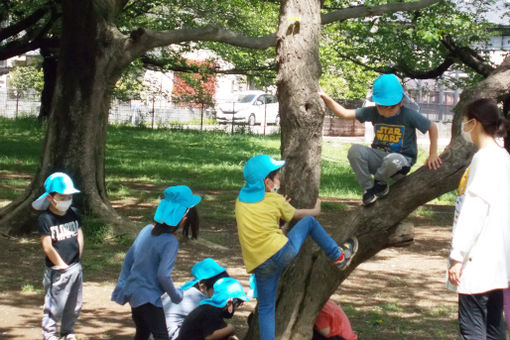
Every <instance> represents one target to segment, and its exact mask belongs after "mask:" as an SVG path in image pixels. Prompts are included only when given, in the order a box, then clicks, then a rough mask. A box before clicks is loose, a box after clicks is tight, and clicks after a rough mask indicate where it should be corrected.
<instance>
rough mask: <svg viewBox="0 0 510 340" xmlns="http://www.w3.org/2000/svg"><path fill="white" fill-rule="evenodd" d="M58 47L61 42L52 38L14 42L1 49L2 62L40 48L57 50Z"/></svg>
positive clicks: (0, 57)
mask: <svg viewBox="0 0 510 340" xmlns="http://www.w3.org/2000/svg"><path fill="white" fill-rule="evenodd" d="M58 45H59V40H58V39H52V38H40V39H36V40H33V41H29V42H20V41H13V42H11V43H9V44H7V45H4V46H1V47H0V60H5V59H8V58H12V57H15V56H17V55H21V54H23V53H26V52H29V51H33V50H36V49H38V48H43V47H48V48H57V47H58Z"/></svg>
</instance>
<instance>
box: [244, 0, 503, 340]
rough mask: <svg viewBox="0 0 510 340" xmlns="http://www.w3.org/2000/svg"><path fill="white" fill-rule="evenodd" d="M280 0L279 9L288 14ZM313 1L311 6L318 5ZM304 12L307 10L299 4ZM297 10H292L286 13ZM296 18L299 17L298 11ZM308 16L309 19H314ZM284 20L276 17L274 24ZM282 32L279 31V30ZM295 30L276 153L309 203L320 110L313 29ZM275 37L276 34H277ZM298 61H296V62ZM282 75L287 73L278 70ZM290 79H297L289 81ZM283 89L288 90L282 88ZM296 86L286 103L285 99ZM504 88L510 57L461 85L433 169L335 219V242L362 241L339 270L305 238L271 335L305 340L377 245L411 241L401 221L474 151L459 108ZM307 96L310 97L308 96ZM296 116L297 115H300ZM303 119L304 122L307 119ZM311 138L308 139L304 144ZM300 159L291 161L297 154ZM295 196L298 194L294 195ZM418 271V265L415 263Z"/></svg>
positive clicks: (285, 279) (254, 332)
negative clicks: (462, 133)
mask: <svg viewBox="0 0 510 340" xmlns="http://www.w3.org/2000/svg"><path fill="white" fill-rule="evenodd" d="M290 2H291V1H289V2H284V3H283V4H282V11H283V12H284V13H290V12H291V11H290V10H289V9H287V8H286V7H285V6H288V5H289V3H290ZM308 2H313V3H314V6H318V5H317V4H315V2H314V1H308ZM292 3H293V5H296V6H298V7H297V10H296V9H295V12H293V13H300V10H305V9H302V7H300V1H297V0H296V1H292ZM305 8H306V10H309V9H308V7H305ZM291 15H296V14H291ZM297 15H298V16H299V14H297ZM312 17H313V16H312ZM282 24H285V21H283V20H282V21H281V22H280V26H282ZM279 31H281V29H280V30H279ZM289 32H291V33H292V34H291V35H290V37H289V35H286V36H285V37H284V39H296V36H295V33H293V32H292V31H289ZM300 34H311V36H310V37H301V38H300V39H299V40H298V39H296V40H294V42H295V44H288V45H287V44H285V43H284V42H282V41H280V40H279V49H278V51H277V52H278V58H279V59H278V60H279V62H280V63H283V65H280V68H279V72H280V73H279V76H278V79H279V83H278V91H279V100H280V105H281V106H280V107H281V110H282V111H281V117H282V121H283V120H284V119H286V123H284V124H282V155H283V157H284V158H285V159H286V160H287V161H288V163H287V165H286V167H285V168H286V169H285V176H284V187H285V190H286V192H287V193H289V194H290V197H291V198H292V199H293V202H294V201H297V202H298V204H299V205H300V206H304V205H308V206H311V205H312V204H313V202H314V200H315V198H316V196H317V190H318V180H317V178H316V177H315V176H318V174H319V167H320V160H318V159H317V157H318V155H317V154H312V152H311V151H310V150H309V149H307V148H310V149H313V150H316V152H318V151H317V150H320V134H319V138H318V139H319V140H317V139H316V138H315V135H316V130H315V129H316V128H317V127H319V126H321V125H322V120H323V115H322V114H321V109H320V108H315V105H312V106H311V107H313V108H314V110H315V112H316V113H315V114H314V115H310V110H309V109H308V108H309V107H307V106H305V105H306V104H305V103H315V99H313V98H312V95H315V93H314V91H316V86H317V85H316V83H313V82H311V81H308V79H315V78H313V77H314V76H315V72H316V70H317V66H316V64H315V63H313V62H310V60H308V59H307V58H306V55H307V54H308V53H313V52H310V51H309V50H307V49H304V45H302V43H301V42H302V41H308V40H310V41H313V40H314V39H315V34H316V33H315V31H308V30H303V23H301V31H300ZM278 39H281V37H280V36H279V37H278ZM299 52H301V53H303V54H302V55H301V59H300V58H297V59H298V60H299V61H303V62H304V63H305V64H306V63H309V64H308V65H309V66H310V67H311V69H312V71H310V70H308V69H307V67H305V66H300V67H292V68H289V67H287V66H286V65H285V63H286V61H287V60H288V58H292V57H293V56H295V55H299ZM299 65H302V64H301V63H299ZM284 73H285V74H284ZM294 80H296V83H294ZM287 87H288V88H287ZM292 91H294V96H293V97H294V98H293V99H292V105H294V107H289V103H290V99H289V98H287V97H288V96H289V94H290V93H292ZM509 93H510V57H507V58H506V60H505V61H504V62H503V64H502V65H501V66H500V67H498V68H497V69H496V70H495V71H494V72H493V73H492V74H491V75H490V76H489V77H488V78H487V79H485V80H484V81H483V82H481V83H479V84H477V85H476V86H474V87H471V88H468V89H466V90H464V92H463V93H462V95H461V101H460V102H459V104H458V105H457V106H456V107H455V112H456V113H455V119H454V124H453V127H452V134H453V139H452V142H451V143H450V145H449V146H448V147H447V148H446V150H445V151H444V153H443V154H442V155H441V158H442V160H443V165H442V166H441V167H440V169H438V170H436V171H433V170H428V169H427V168H420V169H418V170H417V171H415V172H414V173H413V174H411V175H410V176H408V177H407V178H405V179H403V180H401V181H399V182H398V183H396V184H395V185H393V186H392V187H391V191H390V193H389V195H388V196H387V197H386V198H384V199H381V200H378V201H377V202H376V203H375V204H374V205H372V206H370V207H362V206H360V207H359V208H357V209H354V210H353V211H352V212H351V213H349V214H348V215H347V216H346V217H345V218H344V219H343V220H341V221H338V228H337V229H336V230H335V232H334V233H333V235H332V236H333V237H334V238H335V239H336V240H337V241H342V240H344V239H346V238H347V237H348V236H350V235H355V236H357V237H358V239H359V241H360V247H359V251H358V254H357V255H356V257H355V258H354V260H353V262H352V263H351V265H350V266H349V268H348V269H347V270H346V271H343V272H340V271H338V270H337V269H336V268H335V267H334V266H333V265H332V264H331V261H330V260H329V259H327V258H326V257H325V256H324V254H323V253H322V251H320V250H317V246H315V245H314V244H313V242H312V241H307V242H306V243H305V245H304V247H303V248H302V249H301V251H300V253H299V255H298V257H297V258H296V259H295V260H294V262H293V263H292V264H291V265H290V266H289V268H287V269H286V270H285V272H284V274H283V275H282V277H281V278H280V284H279V288H278V295H277V305H276V338H277V339H285V340H308V339H310V338H311V334H312V327H313V323H314V320H315V317H316V315H317V313H318V312H319V310H320V309H321V308H322V306H323V305H324V303H325V302H326V301H327V299H328V298H329V296H330V295H331V294H332V293H333V292H334V291H335V290H336V289H337V288H338V286H339V284H341V282H342V281H343V280H345V279H346V278H347V277H348V276H349V274H350V273H351V272H352V270H354V269H355V268H356V266H358V265H359V264H361V263H363V262H364V261H366V260H367V259H369V258H370V257H372V256H374V255H375V254H377V253H378V252H379V251H380V250H382V249H384V248H386V247H390V246H393V245H395V242H402V243H406V242H408V241H410V240H412V235H410V234H407V233H406V232H404V234H403V235H399V237H397V241H395V234H396V233H399V234H400V233H401V232H402V231H401V230H399V223H400V222H401V221H402V220H403V219H404V218H405V217H407V216H408V215H409V214H410V213H411V212H412V211H414V210H415V209H416V208H417V207H419V206H420V205H422V204H424V203H426V202H428V201H430V200H431V199H433V198H435V197H437V196H439V195H441V194H443V193H446V192H449V191H451V190H453V189H455V188H456V187H457V185H458V182H459V180H460V177H461V176H462V174H463V172H464V170H465V168H466V166H467V165H468V164H469V162H470V160H471V157H472V155H473V152H474V150H475V148H474V146H473V145H466V143H465V142H464V141H463V140H462V138H457V136H458V135H459V129H460V121H461V112H462V109H463V107H465V105H467V104H468V103H470V102H471V101H473V100H475V99H478V98H494V99H497V100H501V99H503V98H505V97H506V96H508V94H509ZM310 94H312V95H310ZM299 115H301V116H299ZM305 122H306V123H305ZM285 124H294V127H293V130H292V131H287V130H286V129H285V128H284V125H285ZM307 143H309V144H307ZM298 153H300V154H301V157H302V158H301V160H300V161H297V160H296V157H297V154H298ZM296 195H297V196H296ZM417 270H420V269H419V268H417ZM258 338H259V332H258V325H257V317H256V313H255V317H253V318H251V322H250V330H249V332H248V334H247V337H246V338H245V339H258Z"/></svg>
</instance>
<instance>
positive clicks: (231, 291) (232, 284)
mask: <svg viewBox="0 0 510 340" xmlns="http://www.w3.org/2000/svg"><path fill="white" fill-rule="evenodd" d="M213 289H214V294H213V296H211V298H210V299H205V300H202V301H200V305H204V304H208V305H211V306H214V307H219V308H223V307H225V306H226V305H227V302H228V299H233V298H238V299H241V300H243V301H250V299H249V298H248V297H247V296H246V294H245V293H244V290H243V286H242V285H241V284H240V283H239V281H237V280H236V279H234V278H231V277H224V278H222V279H219V280H218V281H216V283H215V284H214V286H213Z"/></svg>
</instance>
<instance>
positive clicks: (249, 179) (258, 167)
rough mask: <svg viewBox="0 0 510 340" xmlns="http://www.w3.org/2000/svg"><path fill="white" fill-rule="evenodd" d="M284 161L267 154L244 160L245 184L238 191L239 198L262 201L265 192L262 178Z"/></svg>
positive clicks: (241, 199) (248, 200)
mask: <svg viewBox="0 0 510 340" xmlns="http://www.w3.org/2000/svg"><path fill="white" fill-rule="evenodd" d="M284 164H285V161H278V160H275V159H272V158H271V157H269V156H268V155H257V156H253V157H252V158H250V159H249V160H248V162H246V165H245V166H244V170H243V175H244V179H245V180H246V184H245V185H244V187H243V188H242V189H241V192H240V193H239V196H238V198H239V200H240V201H241V202H246V203H255V202H259V201H262V200H263V199H264V195H265V192H266V189H265V186H264V179H265V178H266V177H267V175H269V173H270V172H271V171H274V170H277V169H280V168H281V167H282V166H283V165H284Z"/></svg>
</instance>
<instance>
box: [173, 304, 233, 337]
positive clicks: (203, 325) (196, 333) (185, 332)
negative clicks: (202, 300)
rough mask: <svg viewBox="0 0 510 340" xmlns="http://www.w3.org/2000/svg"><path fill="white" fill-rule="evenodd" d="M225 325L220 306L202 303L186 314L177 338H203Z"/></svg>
mask: <svg viewBox="0 0 510 340" xmlns="http://www.w3.org/2000/svg"><path fill="white" fill-rule="evenodd" d="M225 327H227V324H226V323H225V321H224V320H223V312H222V310H221V308H218V307H214V306H212V305H209V304H203V305H200V306H198V307H197V308H195V309H194V310H193V311H192V312H191V313H189V314H188V316H187V317H186V319H184V322H183V323H182V326H181V331H180V332H179V337H178V338H177V340H204V339H205V337H206V336H209V335H211V334H212V333H214V331H216V330H218V329H222V328H225Z"/></svg>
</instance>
